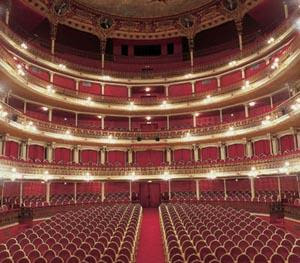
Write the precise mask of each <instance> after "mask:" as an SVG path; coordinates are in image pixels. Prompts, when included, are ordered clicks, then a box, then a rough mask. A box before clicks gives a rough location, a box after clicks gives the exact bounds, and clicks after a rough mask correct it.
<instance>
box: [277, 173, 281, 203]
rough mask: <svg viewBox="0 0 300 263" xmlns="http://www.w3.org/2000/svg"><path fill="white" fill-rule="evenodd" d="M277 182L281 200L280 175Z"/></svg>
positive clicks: (279, 199)
mask: <svg viewBox="0 0 300 263" xmlns="http://www.w3.org/2000/svg"><path fill="white" fill-rule="evenodd" d="M277 184H278V200H277V201H281V183H280V177H279V176H277Z"/></svg>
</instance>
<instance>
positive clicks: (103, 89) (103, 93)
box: [101, 83, 105, 96]
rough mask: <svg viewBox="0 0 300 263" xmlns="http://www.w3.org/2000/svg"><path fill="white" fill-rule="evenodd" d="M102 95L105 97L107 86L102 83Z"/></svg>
mask: <svg viewBox="0 0 300 263" xmlns="http://www.w3.org/2000/svg"><path fill="white" fill-rule="evenodd" d="M101 95H102V96H103V95H105V85H104V84H103V83H101Z"/></svg>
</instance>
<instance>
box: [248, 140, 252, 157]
mask: <svg viewBox="0 0 300 263" xmlns="http://www.w3.org/2000/svg"><path fill="white" fill-rule="evenodd" d="M246 156H247V157H248V158H251V157H252V156H253V148H252V142H251V141H250V140H247V142H246Z"/></svg>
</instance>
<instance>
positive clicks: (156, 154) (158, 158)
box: [135, 150, 164, 166]
mask: <svg viewBox="0 0 300 263" xmlns="http://www.w3.org/2000/svg"><path fill="white" fill-rule="evenodd" d="M135 162H136V164H137V165H138V166H159V165H161V164H162V163H163V162H164V152H163V151H154V150H147V151H137V152H136V153H135Z"/></svg>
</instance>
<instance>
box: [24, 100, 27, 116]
mask: <svg viewBox="0 0 300 263" xmlns="http://www.w3.org/2000/svg"><path fill="white" fill-rule="evenodd" d="M26 112H27V101H26V100H25V101H24V107H23V113H24V114H26Z"/></svg>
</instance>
